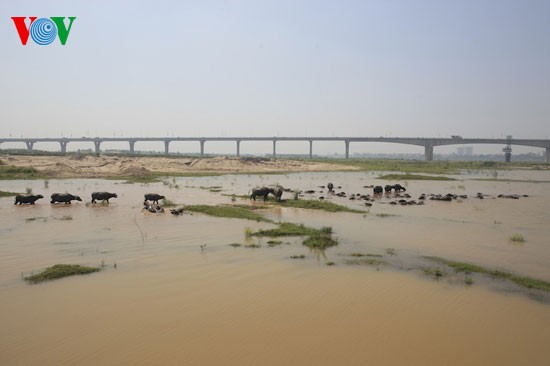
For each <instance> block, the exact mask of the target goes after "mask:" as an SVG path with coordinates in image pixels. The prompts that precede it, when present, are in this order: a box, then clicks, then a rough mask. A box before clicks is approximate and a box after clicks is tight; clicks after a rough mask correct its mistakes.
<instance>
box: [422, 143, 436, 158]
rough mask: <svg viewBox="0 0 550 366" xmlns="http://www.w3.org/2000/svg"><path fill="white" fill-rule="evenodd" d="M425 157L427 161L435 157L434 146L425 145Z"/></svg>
mask: <svg viewBox="0 0 550 366" xmlns="http://www.w3.org/2000/svg"><path fill="white" fill-rule="evenodd" d="M424 158H425V159H426V161H432V160H433V159H434V147H433V146H424Z"/></svg>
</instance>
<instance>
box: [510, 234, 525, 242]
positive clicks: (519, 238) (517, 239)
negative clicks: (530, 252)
mask: <svg viewBox="0 0 550 366" xmlns="http://www.w3.org/2000/svg"><path fill="white" fill-rule="evenodd" d="M510 241H513V242H514V243H525V241H526V240H525V238H524V237H523V235H522V234H513V235H510Z"/></svg>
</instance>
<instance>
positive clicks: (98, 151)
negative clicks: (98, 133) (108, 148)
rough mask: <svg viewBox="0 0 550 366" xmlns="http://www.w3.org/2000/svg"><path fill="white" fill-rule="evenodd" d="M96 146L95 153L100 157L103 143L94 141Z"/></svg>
mask: <svg viewBox="0 0 550 366" xmlns="http://www.w3.org/2000/svg"><path fill="white" fill-rule="evenodd" d="M94 145H95V153H96V155H99V153H100V152H101V150H100V146H101V141H94Z"/></svg>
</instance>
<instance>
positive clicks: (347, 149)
mask: <svg viewBox="0 0 550 366" xmlns="http://www.w3.org/2000/svg"><path fill="white" fill-rule="evenodd" d="M344 142H345V143H346V159H349V142H350V141H349V140H345V141H344Z"/></svg>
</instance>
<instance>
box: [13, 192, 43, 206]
mask: <svg viewBox="0 0 550 366" xmlns="http://www.w3.org/2000/svg"><path fill="white" fill-rule="evenodd" d="M40 198H44V196H42V195H41V194H37V195H34V194H28V195H23V194H18V195H17V196H15V203H14V204H15V205H17V204H18V203H19V204H20V205H22V204H23V203H29V204H31V205H34V203H35V202H36V200H38V199H40Z"/></svg>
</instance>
